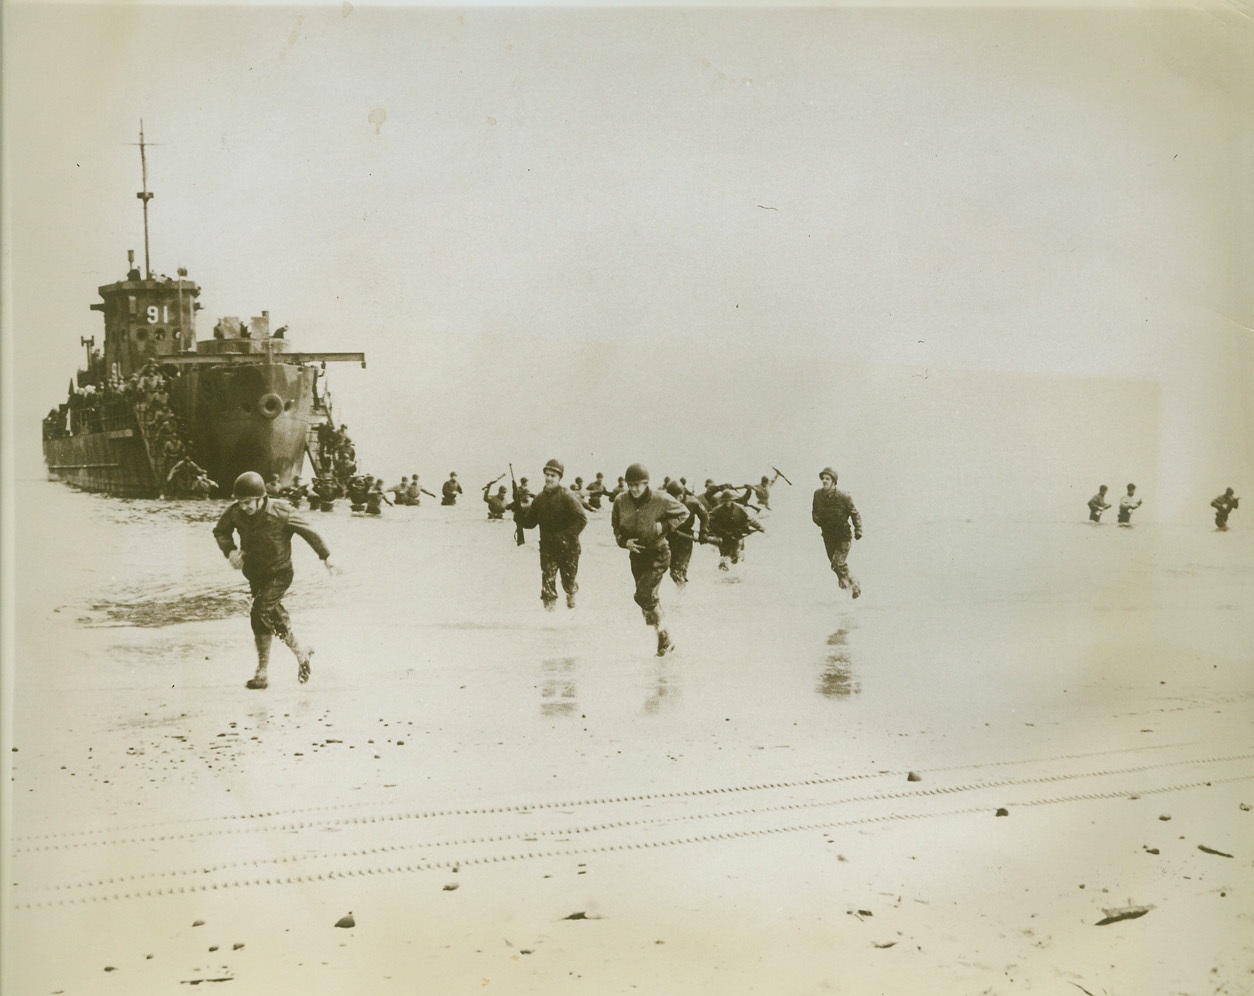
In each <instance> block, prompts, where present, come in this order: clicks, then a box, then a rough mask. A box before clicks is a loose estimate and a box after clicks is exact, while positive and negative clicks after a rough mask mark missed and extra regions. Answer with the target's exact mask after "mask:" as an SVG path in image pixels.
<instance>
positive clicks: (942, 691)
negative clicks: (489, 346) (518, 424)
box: [4, 482, 1254, 994]
mask: <svg viewBox="0 0 1254 996" xmlns="http://www.w3.org/2000/svg"><path fill="white" fill-rule="evenodd" d="M19 487H20V488H22V489H24V490H23V491H22V492H20V497H21V498H22V499H23V500H24V501H28V502H29V501H37V502H39V503H40V505H41V507H42V508H43V509H44V510H45V512H46V513H47V514H45V515H41V516H40V517H39V518H38V519H37V520H35V519H32V520H31V528H30V529H29V530H26V531H24V532H23V533H22V534H20V535H18V536H17V537H16V542H17V550H16V565H17V569H18V571H19V575H20V577H21V578H22V581H23V583H22V585H21V586H20V588H19V605H18V606H17V618H18V621H19V631H18V633H17V643H16V645H17V660H16V662H15V668H14V704H13V716H12V723H13V726H12V728H13V751H12V752H11V753H10V757H9V761H10V764H11V768H12V770H11V775H12V781H11V783H10V790H11V792H12V812H13V821H12V826H11V828H10V833H11V835H12V836H11V839H10V851H11V860H10V862H9V865H8V868H7V869H6V878H7V879H8V882H7V883H6V887H7V903H6V917H11V918H12V919H11V933H10V940H11V947H10V951H11V952H12V955H13V956H12V958H11V959H9V960H7V961H6V964H5V966H4V989H5V992H13V993H35V994H38V993H50V994H51V993H65V994H70V993H90V994H105V993H128V994H133V993H165V992H176V991H182V988H183V987H184V986H191V987H204V988H208V989H216V988H219V987H221V988H222V990H223V991H225V992H235V993H258V994H260V993H276V992H300V993H306V994H318V993H327V994H344V993H363V994H364V993H371V994H373V993H388V992H396V993H411V992H440V993H450V992H472V991H473V992H489V993H491V992H501V993H536V994H553V993H598V994H599V993H628V992H632V991H636V992H647V993H674V994H697V993H701V994H704V993H728V992H732V993H867V992H885V993H891V992H905V991H919V990H921V989H922V990H925V991H929V992H943V993H1022V992H1072V991H1084V992H1088V993H1091V994H1099V993H1112V994H1113V993H1144V992H1156V993H1190V994H1194V993H1241V992H1248V991H1249V990H1250V988H1251V987H1252V986H1254V942H1252V941H1251V938H1252V937H1254V930H1252V929H1251V928H1252V927H1254V892H1252V882H1251V870H1252V867H1254V853H1252V852H1251V848H1250V842H1251V840H1254V832H1252V831H1254V813H1252V812H1251V811H1250V805H1251V804H1254V737H1251V733H1250V731H1251V729H1254V723H1252V722H1251V720H1252V719H1254V690H1252V688H1251V680H1250V673H1251V672H1250V664H1251V659H1250V643H1249V639H1248V637H1249V624H1248V621H1247V620H1248V619H1249V618H1250V617H1251V610H1252V609H1254V567H1252V566H1251V565H1252V564H1254V558H1252V557H1251V553H1252V552H1254V545H1252V543H1251V539H1250V537H1249V536H1248V535H1246V534H1244V533H1243V532H1241V531H1240V530H1234V531H1232V532H1230V533H1227V534H1217V533H1215V532H1213V531H1211V530H1210V529H1208V528H1207V527H1206V526H1205V525H1204V524H1202V523H1198V524H1192V525H1171V524H1153V523H1150V524H1147V525H1146V526H1144V527H1138V528H1136V529H1133V530H1118V529H1116V528H1115V527H1114V526H1113V524H1112V525H1111V526H1109V527H1105V526H1103V527H1100V528H1091V527H1089V526H1088V525H1087V524H1085V523H1083V522H1052V523H1050V522H1047V523H1015V522H984V523H971V522H909V523H895V524H890V523H884V522H880V521H876V519H874V518H871V517H868V524H867V535H866V538H865V539H864V540H863V541H862V542H861V543H858V544H856V545H855V547H854V550H853V553H852V554H851V558H850V563H851V566H852V568H853V570H854V573H855V574H856V575H858V577H859V579H860V580H861V582H862V585H863V588H864V590H865V592H866V593H865V594H864V596H863V597H862V598H861V599H859V600H858V601H857V602H856V603H855V602H852V601H851V600H850V599H849V598H848V595H847V594H846V593H844V592H841V591H840V590H839V589H838V588H837V586H836V583H835V579H834V577H833V576H832V575H831V573H830V571H827V570H826V565H825V564H824V562H823V559H822V547H821V543H820V540H819V537H818V533H817V530H815V529H814V528H813V527H812V526H811V525H810V523H809V521H808V511H809V510H808V494H807V495H802V493H801V489H798V491H797V493H796V494H790V493H788V492H786V491H782V492H780V496H779V498H778V499H776V502H775V504H776V506H777V507H776V508H775V510H774V511H773V512H771V513H770V514H769V516H768V517H767V518H766V519H765V522H766V525H767V530H768V532H767V535H766V536H755V537H751V538H750V539H749V541H748V558H747V561H746V562H745V563H744V564H742V565H740V566H738V567H737V568H735V569H734V570H733V572H732V573H731V574H730V575H721V574H720V573H719V572H718V571H717V570H716V567H715V564H716V557H715V555H714V553H713V551H712V550H710V549H708V548H702V549H698V550H697V552H696V555H695V557H694V563H693V569H692V571H691V576H692V582H691V584H690V585H689V586H688V588H687V589H686V590H685V591H683V592H676V591H675V590H674V588H673V586H672V585H671V583H670V582H669V580H668V581H666V582H664V585H663V589H662V598H663V605H664V607H665V608H666V609H667V610H668V612H669V619H670V624H671V631H672V633H673V635H674V638H675V641H676V644H677V645H678V650H677V651H676V652H675V653H674V654H673V655H671V656H669V657H666V658H663V659H658V658H657V657H655V656H654V655H653V653H652V650H653V644H652V639H651V636H652V634H651V631H650V630H649V629H648V628H647V627H646V626H645V625H644V624H643V622H642V620H641V618H640V614H639V610H638V609H637V608H636V607H635V605H634V604H633V603H632V601H631V591H632V588H631V580H630V573H629V571H628V567H627V563H626V555H625V554H624V553H623V552H622V551H620V550H618V549H617V548H616V547H614V545H613V542H612V537H611V536H610V531H609V525H608V519H609V514H608V510H607V511H604V512H602V513H600V515H599V517H598V516H596V515H594V516H593V517H592V521H591V523H590V525H589V527H588V529H587V531H586V532H585V534H584V544H583V547H584V553H583V559H582V564H581V570H580V581H581V586H582V590H581V592H580V596H579V604H578V607H577V608H576V609H575V610H574V611H573V612H572V611H567V610H566V609H565V608H562V609H561V610H559V611H558V612H557V613H554V614H552V615H550V614H546V613H545V612H543V611H542V609H541V607H540V603H539V597H538V596H539V570H538V563H537V560H538V558H537V553H536V547H535V539H534V535H533V536H530V537H529V542H528V544H527V545H526V546H524V547H521V548H519V547H515V546H514V544H513V540H512V530H511V528H510V526H509V524H500V523H487V522H484V521H482V518H481V516H482V512H481V510H480V509H479V508H477V507H476V505H475V503H473V502H467V503H466V506H464V507H462V506H459V507H456V508H453V509H445V508H440V507H439V506H438V505H424V506H423V507H421V508H417V509H412V508H404V509H388V510H387V513H386V515H385V516H384V517H383V518H382V519H379V520H373V519H367V518H365V517H362V516H354V515H351V514H349V512H348V510H347V509H346V508H340V509H337V511H336V512H334V513H332V514H330V515H319V514H317V513H312V514H311V515H310V518H311V520H312V522H313V524H314V525H315V527H316V528H318V529H319V530H320V531H321V532H322V534H323V535H324V537H325V538H326V539H327V541H328V543H329V544H330V546H331V548H332V549H333V551H334V552H335V554H336V559H337V560H339V561H340V562H341V564H342V565H343V567H344V569H345V573H344V574H343V575H342V576H340V577H338V578H331V577H329V576H327V575H326V574H325V572H323V571H321V569H320V568H319V566H318V564H317V562H316V560H315V558H314V556H313V554H312V553H310V552H309V551H308V549H307V548H303V547H300V544H299V541H297V543H296V546H297V547H298V549H297V551H296V583H295V585H294V586H293V589H292V593H291V595H290V597H289V599H288V600H287V602H288V607H289V609H290V610H291V612H292V616H293V619H294V621H295V623H296V625H297V626H298V627H299V631H300V632H301V634H302V636H304V637H306V638H307V639H309V640H310V641H311V642H312V643H314V645H315V646H316V647H317V655H316V657H315V659H314V674H313V679H312V680H311V682H310V683H309V684H308V685H304V686H301V685H298V684H297V683H296V680H295V663H294V661H292V660H291V658H290V657H289V656H288V655H287V653H286V651H285V650H284V649H283V648H282V647H278V646H276V649H275V654H274V658H273V662H272V665H271V683H270V688H269V689H268V690H267V691H265V692H249V691H246V690H245V689H244V687H243V683H244V681H245V679H246V678H247V677H248V676H249V675H250V674H251V669H252V660H251V641H250V639H249V632H248V624H247V595H246V588H245V587H244V586H243V584H242V582H241V580H240V578H239V576H238V575H235V574H234V573H233V572H231V571H230V570H229V568H228V567H227V565H226V564H225V562H224V561H223V560H222V558H221V557H220V555H219V553H218V551H217V549H216V547H215V546H214V544H213V541H212V538H211V536H210V528H211V525H212V521H213V519H214V518H216V515H217V512H218V511H219V510H220V507H221V506H220V505H219V504H218V503H212V504H204V505H196V504H190V503H188V504H174V505H169V506H154V505H151V504H147V503H134V502H122V501H115V500H111V499H106V498H101V497H98V496H90V495H83V494H77V493H74V492H72V491H69V490H66V489H62V488H58V487H56V486H54V485H50V484H44V483H42V482H38V483H26V484H22V485H19ZM70 521H77V522H80V523H82V525H80V526H75V527H74V528H70V529H67V528H65V523H66V522H70ZM85 536H90V538H91V543H90V544H86V543H85V542H84V537H85ZM88 549H90V556H89V555H88V553H87V551H88ZM122 563H125V564H126V568H125V570H124V571H123V570H122V569H120V568H118V567H116V566H110V565H118V564H122ZM350 913H351V917H352V921H353V926H351V927H338V926H336V924H337V922H340V921H341V918H343V917H345V916H347V915H349V914H350ZM1102 921H1108V922H1102Z"/></svg>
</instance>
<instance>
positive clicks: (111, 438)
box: [44, 427, 161, 498]
mask: <svg viewBox="0 0 1254 996" xmlns="http://www.w3.org/2000/svg"><path fill="white" fill-rule="evenodd" d="M44 461H45V462H46V463H47V464H48V475H49V476H50V477H51V478H52V479H53V480H58V481H64V482H65V483H67V484H72V485H73V486H74V487H77V488H82V489H83V490H84V491H100V492H103V493H105V494H112V495H120V496H122V497H127V498H155V497H157V495H158V494H160V491H161V489H160V487H159V486H158V484H157V480H156V477H155V475H154V473H153V470H152V465H151V463H150V461H149V459H148V454H147V452H146V450H145V447H144V441H143V439H142V437H141V436H140V433H139V430H138V429H137V428H135V427H130V428H119V429H109V430H103V431H100V432H84V433H79V434H77V435H74V436H61V437H59V438H57V439H47V440H45V441H44Z"/></svg>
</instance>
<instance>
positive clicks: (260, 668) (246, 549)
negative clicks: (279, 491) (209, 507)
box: [213, 470, 339, 689]
mask: <svg viewBox="0 0 1254 996" xmlns="http://www.w3.org/2000/svg"><path fill="white" fill-rule="evenodd" d="M231 497H233V498H234V499H235V501H234V502H233V503H232V504H231V505H230V506H228V507H227V510H226V511H225V512H223V513H222V517H221V518H220V519H218V524H217V525H216V526H214V527H213V538H214V539H215V540H217V543H218V547H219V548H220V549H221V550H222V553H223V554H224V555H225V556H226V559H227V560H229V561H230V562H231V566H232V567H234V568H235V569H236V570H237V571H243V573H244V577H246V578H247V579H248V587H249V590H250V591H251V592H252V596H253V605H252V611H251V612H250V613H249V621H250V622H251V623H252V628H253V639H254V641H255V642H256V645H257V673H256V674H254V675H253V677H252V678H250V679H249V681H248V682H247V684H246V687H248V688H254V689H260V688H265V687H266V686H267V685H268V683H269V682H268V681H267V679H266V668H267V666H268V665H269V663H270V642H271V638H272V637H274V636H276V635H277V636H278V638H279V639H280V640H282V641H283V642H284V643H286V644H287V645H288V647H289V648H290V649H291V651H292V653H293V654H295V655H296V661H297V671H296V677H297V680H298V681H300V682H301V683H302V684H304V683H305V682H306V681H308V680H309V661H310V658H312V657H313V649H312V648H310V647H306V646H303V645H302V644H301V643H299V642H298V641H297V639H296V635H295V634H294V633H293V632H292V621H291V619H289V618H288V615H287V610H286V609H285V608H283V601H282V599H283V595H284V593H285V592H286V591H287V589H288V587H289V586H290V585H291V583H292V534H293V533H295V534H296V535H298V536H300V537H301V538H302V539H304V541H305V542H306V543H308V544H309V545H310V546H311V547H313V550H314V553H316V554H317V555H318V557H319V558H320V559H321V560H322V562H323V563H324V564H326V565H327V570H328V571H330V572H331V573H332V574H337V573H339V569H338V568H336V567H335V566H334V565H333V564H332V563H331V551H329V550H328V549H327V545H326V544H325V543H323V542H322V537H321V536H319V535H318V534H317V533H316V532H314V531H313V530H312V529H310V528H309V526H307V525H306V524H305V521H304V520H303V519H302V518H301V517H300V516H299V515H297V514H296V512H295V510H294V509H293V508H292V506H291V505H289V504H288V503H287V502H285V501H279V500H277V499H273V498H268V497H266V485H265V482H264V481H263V480H262V479H261V475H260V474H255V473H253V472H252V471H251V470H250V471H246V472H245V473H243V474H240V475H239V477H237V478H236V479H235V487H234V489H233V490H232V492H231ZM236 532H238V533H239V547H238V548H237V547H236V546H235V537H234V534H235V533H236Z"/></svg>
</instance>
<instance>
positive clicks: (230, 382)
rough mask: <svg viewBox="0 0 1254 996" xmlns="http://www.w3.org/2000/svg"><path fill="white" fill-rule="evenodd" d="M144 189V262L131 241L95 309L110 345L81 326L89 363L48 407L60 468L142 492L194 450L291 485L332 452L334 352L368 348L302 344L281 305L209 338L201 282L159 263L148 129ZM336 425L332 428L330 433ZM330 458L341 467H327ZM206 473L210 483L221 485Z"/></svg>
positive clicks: (105, 485)
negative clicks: (162, 271)
mask: <svg viewBox="0 0 1254 996" xmlns="http://www.w3.org/2000/svg"><path fill="white" fill-rule="evenodd" d="M139 150H140V163H141V168H142V172H143V181H144V183H143V186H144V189H143V190H142V191H141V192H139V193H138V194H136V197H138V198H139V199H140V200H141V201H142V202H143V206H144V273H143V274H141V273H140V271H139V269H138V267H136V265H135V254H134V252H133V251H131V252H128V253H127V257H128V264H129V271H128V273H127V275H126V279H125V280H119V281H117V282H116V283H111V284H105V285H104V286H103V287H100V288H99V294H100V298H101V300H100V301H99V302H98V303H96V304H93V305H92V306H91V309H92V310H93V311H99V312H101V313H102V314H103V315H104V326H105V332H104V345H103V348H98V347H96V344H95V339H94V338H80V340H79V342H80V343H81V344H82V345H83V346H85V347H86V349H87V366H86V368H85V369H80V370H79V371H78V372H77V374H76V375H75V377H74V378H73V379H71V381H70V387H69V396H68V397H67V399H66V401H65V403H64V404H61V405H59V406H58V407H56V408H53V409H52V410H51V411H50V412H49V413H48V415H47V416H45V418H44V424H43V449H44V462H45V463H46V464H47V465H48V473H49V476H50V477H52V478H54V479H56V480H62V481H66V482H68V483H70V484H72V485H75V486H76V487H80V488H83V489H84V490H87V491H101V492H105V493H108V494H114V495H123V496H127V497H134V498H157V497H160V496H161V495H162V494H169V493H171V489H172V487H173V486H174V485H175V484H176V483H177V482H172V481H169V480H168V477H169V475H170V472H171V470H173V469H174V467H175V466H176V465H177V463H178V461H180V460H182V459H183V457H185V456H188V457H190V458H191V459H192V460H193V461H195V463H196V465H197V466H198V467H199V468H202V469H203V470H204V471H205V477H207V478H208V479H210V480H211V481H213V482H218V485H219V486H218V488H217V490H218V491H219V492H228V493H229V490H230V486H231V482H233V481H234V480H235V478H236V477H237V476H238V475H240V474H242V473H243V472H244V471H246V470H253V471H256V472H257V473H259V474H261V475H262V476H263V477H264V478H265V479H266V480H267V481H268V480H270V479H271V478H272V477H273V476H276V475H277V477H278V478H279V484H280V486H282V487H286V486H288V485H289V484H291V483H292V480H293V478H294V477H296V476H297V475H299V474H300V473H301V470H302V468H303V466H304V462H305V458H306V456H308V457H309V460H310V462H311V464H312V465H313V469H314V472H315V474H321V473H323V470H324V464H327V463H328V462H329V460H327V459H324V455H323V453H322V452H321V447H320V445H319V431H318V430H319V428H320V427H324V426H326V427H331V426H333V422H332V410H331V397H330V394H329V393H328V392H327V391H325V390H323V391H321V392H320V391H319V379H320V377H321V376H322V375H323V373H324V372H325V370H326V364H327V363H329V362H339V361H351V362H359V363H361V365H362V366H363V367H364V366H365V365H366V357H365V354H364V353H301V352H297V351H295V350H294V349H293V348H292V342H291V340H290V339H288V338H286V335H285V333H286V327H282V328H278V329H275V330H274V331H271V329H270V314H269V312H266V311H263V312H262V313H261V315H260V316H258V317H255V318H253V319H251V321H249V322H247V323H245V322H241V321H240V320H239V318H236V317H228V318H223V319H220V320H219V321H218V322H217V324H216V325H215V326H214V333H213V336H214V337H213V338H212V339H207V340H203V341H197V338H196V313H197V312H198V311H200V310H201V305H200V302H199V301H197V298H198V297H199V296H200V287H199V286H198V285H197V284H196V283H195V282H194V281H192V280H189V279H188V277H187V271H186V270H185V269H182V268H180V269H179V270H178V276H177V278H171V277H167V276H162V275H154V274H153V272H152V267H151V264H150V261H149V254H148V202H149V201H150V200H152V198H153V196H154V195H153V194H152V193H151V192H150V191H149V190H148V169H147V160H146V158H145V148H144V131H143V124H142V123H141V125H140V132H139ZM326 434H327V430H326V429H325V428H324V429H323V436H325V435H326ZM326 469H327V470H330V467H327V468H326ZM201 481H202V488H201V490H202V491H205V492H207V491H208V490H209V488H208V485H207V484H204V478H202V479H201Z"/></svg>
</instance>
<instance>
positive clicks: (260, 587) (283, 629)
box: [248, 567, 292, 639]
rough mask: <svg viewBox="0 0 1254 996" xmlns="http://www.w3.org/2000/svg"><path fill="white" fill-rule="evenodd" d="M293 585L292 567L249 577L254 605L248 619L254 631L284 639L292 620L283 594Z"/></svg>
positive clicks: (257, 633) (261, 634)
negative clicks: (285, 605) (284, 602)
mask: <svg viewBox="0 0 1254 996" xmlns="http://www.w3.org/2000/svg"><path fill="white" fill-rule="evenodd" d="M291 585H292V569H291V568H290V567H289V568H288V569H287V570H284V571H277V572H274V573H268V574H263V575H261V576H260V577H255V578H249V579H248V588H249V590H250V591H251V592H252V596H253V605H252V609H251V610H250V611H249V613H248V621H249V623H250V624H251V625H252V628H253V632H254V633H255V634H256V635H258V636H265V635H267V634H271V633H273V634H274V635H275V636H277V637H279V638H280V639H283V638H284V637H286V636H287V635H288V632H289V630H290V627H291V624H292V620H291V618H290V617H289V616H288V614H287V609H285V608H284V607H283V596H284V595H285V594H287V589H288V588H290V587H291Z"/></svg>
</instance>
